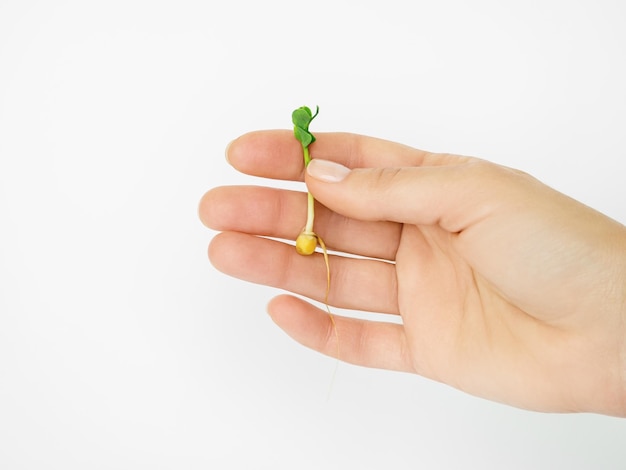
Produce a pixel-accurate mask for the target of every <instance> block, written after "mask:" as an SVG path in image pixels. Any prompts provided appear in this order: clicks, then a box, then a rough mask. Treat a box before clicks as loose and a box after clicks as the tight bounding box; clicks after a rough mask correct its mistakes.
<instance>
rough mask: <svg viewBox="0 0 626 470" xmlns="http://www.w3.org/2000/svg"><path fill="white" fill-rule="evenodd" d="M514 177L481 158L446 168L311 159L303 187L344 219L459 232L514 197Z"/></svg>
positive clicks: (513, 173) (507, 171)
mask: <svg viewBox="0 0 626 470" xmlns="http://www.w3.org/2000/svg"><path fill="white" fill-rule="evenodd" d="M517 174H518V173H517V172H514V171H513V170H510V169H508V168H504V167H500V166H498V165H495V164H491V163H489V162H486V161H483V160H479V159H471V160H469V161H467V162H464V163H460V164H455V165H445V166H428V167H399V168H356V169H349V168H347V167H345V166H343V165H340V164H338V163H335V162H331V161H328V160H320V159H313V160H311V162H310V163H309V165H308V167H307V175H306V183H307V187H308V189H309V191H310V192H311V193H312V194H313V196H314V197H315V198H316V199H317V200H318V201H319V202H321V203H322V204H324V205H325V206H327V207H328V208H330V209H331V210H333V211H335V212H338V213H340V214H342V215H344V216H346V217H351V218H355V219H360V220H375V221H381V220H387V221H392V222H399V223H410V224H419V225H435V224H438V225H440V226H441V227H442V228H444V229H446V230H448V231H450V232H460V231H462V230H464V229H465V228H467V227H469V226H470V225H472V224H473V223H474V222H476V221H478V220H481V219H484V217H486V216H487V215H489V213H491V212H492V211H493V210H495V208H496V207H499V206H502V205H503V204H506V200H507V199H509V197H510V196H511V194H512V193H511V191H510V188H511V181H510V180H511V178H512V177H515V175H517ZM507 180H508V181H507ZM509 201H510V199H509Z"/></svg>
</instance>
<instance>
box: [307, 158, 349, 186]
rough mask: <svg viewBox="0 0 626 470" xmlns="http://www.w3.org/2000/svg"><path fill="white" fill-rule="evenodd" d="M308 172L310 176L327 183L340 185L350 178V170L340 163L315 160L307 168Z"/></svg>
mask: <svg viewBox="0 0 626 470" xmlns="http://www.w3.org/2000/svg"><path fill="white" fill-rule="evenodd" d="M306 171H307V173H308V174H309V176H312V177H313V178H316V179H318V180H321V181H324V182H326V183H339V182H340V181H341V180H343V179H344V178H345V177H346V176H348V173H350V168H346V167H345V166H343V165H340V164H339V163H335V162H330V161H328V160H320V159H319V158H314V159H313V160H311V162H310V163H309V165H308V166H307V167H306Z"/></svg>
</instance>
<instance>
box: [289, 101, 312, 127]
mask: <svg viewBox="0 0 626 470" xmlns="http://www.w3.org/2000/svg"><path fill="white" fill-rule="evenodd" d="M291 120H292V121H293V125H294V126H296V127H300V128H302V129H304V130H309V124H310V123H311V121H312V120H313V118H312V114H311V110H310V109H309V108H307V107H306V106H302V107H301V108H298V109H296V110H295V111H294V112H293V113H291Z"/></svg>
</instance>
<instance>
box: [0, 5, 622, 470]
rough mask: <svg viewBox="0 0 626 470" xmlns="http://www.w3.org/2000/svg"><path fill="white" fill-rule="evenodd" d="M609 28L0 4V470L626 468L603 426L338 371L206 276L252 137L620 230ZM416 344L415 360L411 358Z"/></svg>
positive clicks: (613, 46) (570, 22)
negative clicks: (526, 200)
mask: <svg viewBox="0 0 626 470" xmlns="http://www.w3.org/2000/svg"><path fill="white" fill-rule="evenodd" d="M625 5H626V4H625V3H624V2H623V1H621V0H615V1H610V0H594V1H565V0H564V1H557V0H548V1H519V2H502V1H496V0H493V1H488V0H480V1H475V2H465V1H462V0H456V1H455V0H444V1H437V2H426V1H418V2H409V1H407V2H400V1H396V0H386V1H376V2H374V1H364V0H360V1H351V2H349V1H343V2H342V1H341V0H332V1H312V2H305V1H300V2H297V1H280V0H266V1H262V2H255V1H252V0H248V1H245V0H240V1H237V0H234V1H231V0H229V1H221V2H210V1H195V2H194V1H185V0H176V1H173V0H170V1H140V0H125V1H115V0H113V1H106V2H97V1H90V2H83V1H62V0H58V1H54V2H44V1H40V2H37V1H18V0H15V1H6V0H0V227H1V230H0V468H2V469H57V468H58V469H74V468H77V469H78V468H80V469H144V468H146V469H148V468H149V469H200V468H255V469H257V468H258V469H260V468H271V469H283V468H289V469H291V468H298V469H320V468H323V469H338V468H361V469H377V468H393V469H405V468H406V469H408V468H487V469H501V468H507V469H528V468H533V469H553V468H576V469H579V468H580V469H586V468H590V469H591V468H594V469H597V468H602V469H617V468H625V467H626V420H620V419H616V418H610V417H603V416H596V415H550V414H539V413H532V412H527V411H521V410H517V409H513V408H511V407H508V406H504V405H500V404H494V403H490V402H487V401H484V400H481V399H477V398H474V397H471V396H468V395H465V394H463V393H461V392H458V391H456V390H454V389H451V388H449V387H447V386H444V385H441V384H437V383H434V382H431V381H428V380H425V379H422V378H420V377H417V376H412V375H407V374H398V373H391V372H386V371H378V370H369V369H365V368H358V367H353V366H348V365H345V364H340V365H339V367H338V370H337V374H336V377H335V380H334V383H333V384H332V390H331V393H330V399H329V400H327V398H326V397H327V392H328V389H329V386H330V385H331V381H332V374H333V370H334V368H335V361H334V360H332V359H330V358H326V357H323V356H321V355H319V354H317V353H314V352H312V351H309V350H307V349H305V348H303V347H301V346H300V345H298V344H296V343H294V342H293V341H291V340H290V339H289V338H288V337H287V336H286V335H285V334H284V333H283V332H282V331H280V330H279V329H278V328H276V327H275V325H274V324H273V323H272V322H271V320H270V319H269V317H268V316H267V315H266V314H265V313H264V312H265V304H266V303H267V301H268V300H269V299H270V298H271V297H272V296H273V295H275V294H276V293H278V291H277V290H273V289H269V288H265V287H263V286H256V285H252V284H247V283H244V282H241V281H238V280H235V279H230V278H228V277H226V276H224V275H222V274H221V273H219V272H217V271H216V270H215V269H214V268H213V267H212V266H211V265H210V263H209V262H208V261H207V258H206V246H207V244H208V242H209V240H210V239H211V237H212V235H213V233H212V232H211V231H210V230H208V229H206V228H204V227H203V226H202V225H201V223H200V222H199V220H198V218H197V203H198V200H199V199H200V197H201V196H202V194H203V193H204V192H205V191H206V190H208V189H209V188H211V187H214V186H217V185H227V184H239V183H254V184H256V183H260V184H273V185H275V184H279V183H276V182H271V181H260V180H257V179H254V178H251V177H246V176H243V175H239V174H237V173H236V172H235V171H234V170H232V168H231V167H229V166H228V164H227V163H226V162H225V160H224V158H223V151H224V148H225V146H226V145H227V143H228V142H229V141H230V140H231V139H233V138H234V137H236V136H238V135H240V134H242V133H244V132H247V131H250V130H255V129H264V128H290V127H291V122H290V114H291V111H292V109H294V108H296V107H298V106H301V105H309V106H315V105H319V106H320V108H321V113H320V115H319V117H318V118H317V119H316V121H315V123H314V127H315V130H317V131H350V132H357V133H362V134H370V135H374V136H378V137H382V138H386V139H390V140H395V141H399V142H403V143H405V144H408V145H412V146H415V147H420V148H424V149H427V150H432V151H442V152H443V151H445V152H451V153H463V154H469V155H475V156H479V157H483V158H486V159H490V160H493V161H496V162H499V163H502V164H505V165H509V166H513V167H516V168H519V169H522V170H524V171H527V172H529V173H531V174H533V175H535V176H537V177H538V178H540V179H541V180H543V181H544V182H546V183H547V184H549V185H551V186H553V187H555V188H557V189H559V190H561V191H563V192H565V193H567V194H569V195H571V196H573V197H575V198H577V199H579V200H581V201H583V202H584V203H586V204H588V205H590V206H592V207H595V208H596V209H598V210H600V211H602V212H604V213H606V214H608V215H609V216H611V217H613V218H615V219H617V220H619V221H621V222H622V223H624V222H626V204H625V200H626V197H625V196H626V191H625V189H624V163H623V162H624V160H625V159H626V151H625V150H624V149H625V148H626V132H625V129H626V87H625V86H624V83H626V68H625V62H626V7H625ZM433 334H436V332H433Z"/></svg>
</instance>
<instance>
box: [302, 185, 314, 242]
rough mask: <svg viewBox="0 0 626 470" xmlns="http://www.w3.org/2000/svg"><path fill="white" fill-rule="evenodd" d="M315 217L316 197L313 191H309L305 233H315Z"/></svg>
mask: <svg viewBox="0 0 626 470" xmlns="http://www.w3.org/2000/svg"><path fill="white" fill-rule="evenodd" d="M314 219H315V199H314V198H313V195H312V194H311V193H307V214H306V227H305V228H304V231H305V233H307V234H313V221H314Z"/></svg>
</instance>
